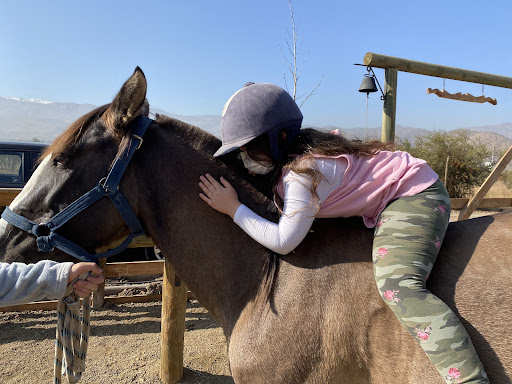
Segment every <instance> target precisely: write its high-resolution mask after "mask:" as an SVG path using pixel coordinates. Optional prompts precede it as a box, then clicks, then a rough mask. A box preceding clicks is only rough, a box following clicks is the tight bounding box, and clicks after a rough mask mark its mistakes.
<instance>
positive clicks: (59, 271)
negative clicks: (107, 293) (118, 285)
mask: <svg viewBox="0 0 512 384" xmlns="http://www.w3.org/2000/svg"><path fill="white" fill-rule="evenodd" d="M88 271H91V272H92V274H91V275H90V276H88V277H87V279H86V280H79V281H77V282H75V283H74V284H73V290H74V292H75V294H76V295H78V296H80V297H85V296H87V295H89V294H90V293H91V291H93V290H95V289H97V288H98V284H101V283H102V282H103V281H104V278H103V275H102V274H101V273H102V270H101V268H100V267H99V266H97V265H96V264H95V263H77V264H73V263H71V262H69V263H58V262H56V261H51V260H42V261H39V262H38V263H36V264H22V263H12V264H7V263H0V306H6V305H16V304H22V303H28V302H31V301H37V300H42V299H46V298H48V299H60V298H61V297H62V296H64V292H65V291H66V288H67V285H68V283H70V282H71V281H73V280H74V279H75V278H77V277H78V276H79V275H80V274H82V273H83V272H88Z"/></svg>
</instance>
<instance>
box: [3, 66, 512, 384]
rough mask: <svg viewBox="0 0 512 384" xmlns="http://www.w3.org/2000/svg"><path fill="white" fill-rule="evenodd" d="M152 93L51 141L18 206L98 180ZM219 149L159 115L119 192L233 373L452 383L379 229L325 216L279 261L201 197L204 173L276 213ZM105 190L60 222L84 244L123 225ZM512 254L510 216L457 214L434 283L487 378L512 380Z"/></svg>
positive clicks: (32, 212) (39, 209)
mask: <svg viewBox="0 0 512 384" xmlns="http://www.w3.org/2000/svg"><path fill="white" fill-rule="evenodd" d="M145 94H146V81H145V78H144V75H143V73H142V71H140V69H138V68H137V69H136V71H135V72H134V74H133V75H132V76H131V77H130V78H129V79H128V80H127V82H126V83H125V84H124V85H123V87H122V88H121V90H120V92H119V94H118V95H117V96H116V98H115V99H114V101H113V102H112V103H111V104H109V105H106V106H104V107H100V108H98V109H96V110H95V111H93V112H91V113H90V114H88V115H86V116H84V117H83V118H81V119H79V120H78V121H77V122H75V123H74V124H72V125H71V126H70V127H69V128H68V130H67V131H66V132H65V133H64V134H63V135H62V136H60V137H59V138H58V139H57V140H56V141H55V142H54V143H53V144H52V145H51V146H50V147H49V148H48V151H47V152H46V154H45V158H44V160H43V161H42V163H41V164H40V166H39V168H38V169H37V171H36V173H35V174H34V176H33V177H32V178H31V180H30V182H29V184H28V185H27V186H26V187H25V189H24V190H23V192H22V193H21V194H20V195H19V196H18V197H17V198H16V199H15V201H14V202H13V203H12V204H11V209H12V210H13V211H14V212H16V213H18V214H21V215H23V216H25V217H27V218H29V219H31V220H33V221H35V222H39V223H40V222H45V220H48V219H49V218H50V217H52V216H53V215H55V214H56V213H57V212H59V211H61V210H62V209H63V208H64V207H66V206H67V205H69V204H70V203H71V202H72V201H74V200H75V199H76V198H77V197H79V196H81V195H82V194H83V193H85V192H86V191H88V190H89V189H90V188H92V187H94V186H95V185H96V184H97V183H98V181H99V180H100V179H101V178H102V177H104V176H105V174H106V173H107V171H108V169H109V167H110V166H111V164H112V161H113V159H114V158H115V157H116V154H117V153H118V151H119V148H121V147H123V146H125V145H126V140H127V139H126V138H127V137H128V136H129V131H130V129H132V125H133V121H134V119H135V118H136V117H137V115H138V114H139V113H140V111H141V109H142V106H143V103H144V100H145ZM219 145H220V142H219V140H218V139H216V138H215V137H213V136H212V135H210V134H207V133H206V132H204V131H202V130H200V129H198V128H195V127H192V126H190V125H187V124H184V123H182V122H180V121H177V120H175V119H171V118H167V117H160V118H157V122H156V123H153V124H152V125H151V126H150V127H149V128H148V131H147V132H146V134H145V136H144V142H143V144H142V146H141V147H140V148H139V149H138V150H137V151H136V152H135V156H134V158H133V160H132V162H131V163H130V165H129V167H128V169H127V172H126V174H125V176H124V178H123V179H122V182H121V186H120V190H121V191H122V193H123V194H124V196H125V197H126V199H127V200H128V202H129V203H130V205H131V206H132V207H133V209H134V211H135V212H136V214H137V216H138V217H139V219H140V221H141V222H142V224H143V225H144V227H145V228H146V232H147V233H148V234H149V235H150V236H151V237H152V238H153V240H154V241H155V243H156V244H157V245H158V247H159V248H160V249H161V250H162V252H163V254H165V255H166V257H168V258H169V259H170V261H171V263H172V264H173V266H174V268H175V270H176V271H177V273H178V274H179V275H180V276H181V278H182V279H183V280H184V281H185V282H186V284H187V286H188V287H189V288H190V289H191V290H192V291H193V292H194V294H195V295H196V297H197V298H198V299H199V301H200V302H201V304H202V305H204V307H205V308H207V309H208V310H209V311H210V312H211V314H212V315H213V316H214V317H215V319H216V320H217V322H218V323H219V324H220V325H221V327H222V328H223V330H224V333H225V335H226V338H227V342H228V345H229V351H228V354H229V361H230V366H231V372H232V375H233V378H234V380H235V382H237V383H250V384H258V383H262V384H263V383H265V384H268V383H279V384H281V383H322V384H325V383H377V384H386V383H389V384H395V383H411V384H412V383H415V384H417V383H429V384H430V383H444V379H443V378H441V377H440V376H439V374H438V373H437V371H436V370H435V368H434V367H433V366H432V365H431V364H430V362H429V360H428V359H427V357H426V355H425V354H424V352H423V351H422V350H421V348H420V347H419V345H418V344H417V343H416V342H415V341H414V340H413V338H412V337H411V336H410V335H409V334H408V333H407V332H406V331H405V329H404V328H402V326H401V325H400V323H399V322H398V321H397V320H396V318H395V317H394V315H393V314H392V313H391V311H390V310H389V309H388V307H387V306H386V305H385V304H384V302H383V300H382V299H381V297H380V296H379V294H378V291H377V289H376V286H375V282H374V278H373V270H372V261H371V244H372V235H373V233H372V231H371V230H368V229H366V228H365V227H364V226H363V225H362V221H361V220H359V219H337V220H331V219H321V220H317V221H316V222H315V224H314V226H313V228H312V231H311V233H309V234H308V236H307V237H306V239H305V240H304V241H303V243H302V244H301V245H300V246H299V247H297V249H296V250H295V251H294V252H292V253H291V254H289V255H287V256H283V257H279V258H277V257H275V255H273V254H272V253H271V252H270V251H268V250H267V249H265V248H264V247H262V246H260V245H259V244H257V243H256V242H254V241H252V240H251V239H250V238H249V237H248V236H247V235H246V234H245V233H244V232H243V231H242V230H240V229H239V228H238V227H237V226H236V225H235V224H234V223H233V222H232V220H231V219H230V218H229V217H227V216H226V215H222V214H220V213H218V212H216V211H214V210H213V209H211V208H210V207H209V206H208V205H206V204H205V203H203V202H202V201H201V200H200V198H199V196H198V194H199V192H200V190H199V187H198V180H199V176H200V175H203V174H205V173H206V172H209V173H210V174H212V175H213V176H215V177H217V178H218V177H219V176H220V175H226V177H227V178H228V179H229V181H230V182H231V183H232V184H233V185H234V187H235V188H236V189H237V191H238V192H239V195H240V199H241V201H243V202H245V203H246V204H247V205H248V206H249V207H250V208H251V209H253V210H255V211H256V212H257V213H259V214H261V215H263V216H265V217H266V218H269V219H271V220H276V219H277V216H276V213H275V212H274V211H272V209H271V207H272V205H271V203H270V200H269V199H267V198H266V197H265V196H264V195H263V194H262V193H260V192H258V189H256V188H255V187H254V186H252V185H250V183H248V182H247V180H243V179H242V178H241V176H240V175H238V174H237V169H238V168H237V167H240V164H239V162H238V160H237V159H235V157H234V156H231V157H230V156H227V157H226V158H225V159H223V160H219V159H214V158H213V157H212V154H213V153H214V152H215V150H216V149H217V148H218V147H219ZM221 161H222V162H221ZM240 174H242V172H241V173H240ZM247 177H248V178H249V177H251V176H247ZM255 180H257V179H255ZM106 200H108V199H101V200H100V201H99V202H97V203H96V204H94V205H93V206H92V207H90V208H88V209H87V210H85V211H83V212H82V213H80V214H79V215H78V216H77V217H76V218H74V219H72V220H71V221H69V222H68V223H67V224H65V225H64V226H63V227H62V228H61V229H60V230H59V232H60V233H61V234H62V235H64V236H66V237H67V238H69V239H71V240H73V241H75V242H76V243H77V244H79V245H80V246H82V247H83V248H85V249H86V250H88V251H89V252H93V251H94V250H95V249H97V248H99V247H100V246H102V245H105V244H108V243H111V242H112V241H113V240H116V239H118V238H120V237H122V236H123V235H125V234H126V229H125V227H124V222H123V221H122V219H121V217H120V215H119V214H118V213H117V211H116V210H115V209H114V208H113V207H112V204H111V203H110V202H108V201H106ZM0 236H1V239H0V240H1V249H0V256H1V257H2V259H3V260H4V261H9V262H12V261H25V262H28V261H35V260H37V259H41V258H48V257H51V258H53V259H56V260H65V259H68V256H67V255H65V254H63V253H62V252H60V251H53V252H51V253H49V254H46V253H39V252H38V251H37V249H36V247H35V241H34V237H33V236H30V235H28V234H26V233H25V232H22V231H21V230H18V229H17V228H15V227H13V226H11V225H10V224H7V223H6V222H5V221H4V220H2V221H1V222H0ZM511 250H512V215H510V214H502V215H497V216H493V217H482V218H478V219H473V220H467V221H464V222H458V223H452V224H450V227H449V229H448V233H447V235H446V240H445V243H444V245H443V247H442V250H441V253H440V255H439V258H438V261H437V264H436V266H435V268H434V270H433V272H432V274H431V278H430V279H429V283H428V284H429V288H430V289H431V291H432V292H433V293H434V294H436V295H438V296H439V297H440V298H441V299H443V300H444V301H445V302H446V303H447V304H448V305H449V306H450V307H451V308H452V309H453V310H454V311H455V312H456V313H457V314H458V315H459V316H460V318H461V319H462V321H463V323H464V325H465V327H466V329H467V330H468V332H469V334H470V336H471V338H472V340H473V342H474V344H475V346H476V349H477V350H478V353H479V355H480V357H481V359H482V361H483V363H484V365H485V368H486V371H487V373H488V374H489V377H490V380H491V383H501V384H506V383H508V384H510V383H511V380H510V377H511V375H512V347H511V345H512V332H508V331H507V326H508V325H509V323H510V322H511V320H512V295H511V294H510V290H511V288H512V282H511V275H512V254H511V253H512V251H511Z"/></svg>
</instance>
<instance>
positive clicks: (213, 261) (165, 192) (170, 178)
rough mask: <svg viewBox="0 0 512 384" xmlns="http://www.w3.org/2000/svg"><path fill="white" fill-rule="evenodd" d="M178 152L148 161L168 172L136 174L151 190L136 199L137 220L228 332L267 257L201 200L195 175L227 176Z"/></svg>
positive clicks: (254, 291)
mask: <svg viewBox="0 0 512 384" xmlns="http://www.w3.org/2000/svg"><path fill="white" fill-rule="evenodd" d="M161 141H162V140H161ZM168 145H169V146H171V145H170V144H168ZM164 146H165V144H164ZM171 147H172V146H171ZM179 149H180V150H184V151H185V152H186V153H183V154H181V153H169V151H163V150H162V148H161V150H159V151H158V153H159V155H158V158H156V156H155V158H153V159H152V161H153V162H154V161H156V162H157V163H158V164H154V165H152V167H153V169H164V170H165V169H166V171H163V172H148V171H147V168H146V170H144V169H143V170H142V172H140V175H138V178H139V181H140V179H145V180H144V184H145V185H148V186H149V189H150V196H147V197H144V196H142V198H141V199H139V201H142V204H143V206H141V211H142V213H141V216H142V219H143V220H144V222H145V226H146V230H147V232H148V234H149V235H150V236H151V237H152V238H153V240H154V241H155V243H156V244H157V245H158V247H159V248H160V249H161V251H162V253H163V254H164V255H165V257H166V258H169V259H170V260H171V263H172V264H173V267H174V269H175V270H176V272H177V273H178V275H179V276H180V277H181V278H182V279H183V280H184V281H185V283H186V284H187V286H188V288H190V289H191V290H192V292H194V294H195V296H196V297H197V298H198V299H199V301H200V302H201V304H202V305H204V306H205V307H206V308H207V309H208V310H209V311H210V312H212V314H213V315H214V316H215V317H216V319H217V320H218V321H219V322H221V325H222V326H223V328H224V330H225V332H227V333H229V332H230V329H231V328H232V327H233V325H234V323H235V321H236V319H237V318H238V316H239V314H240V312H241V311H242V310H243V308H244V307H245V306H246V304H247V302H248V301H250V300H252V299H254V298H255V297H256V296H257V295H258V294H260V289H261V288H262V284H263V281H262V280H263V279H262V276H264V272H265V268H267V267H268V264H267V263H268V257H269V253H268V251H267V250H266V249H265V248H263V247H262V246H260V245H259V244H257V243H256V242H254V241H252V240H251V239H250V238H249V237H248V236H247V235H246V234H245V233H243V232H242V230H241V229H239V228H238V226H237V225H236V224H235V223H233V221H232V219H231V218H230V217H229V216H227V215H223V214H221V213H219V212H216V211H214V210H213V209H212V208H210V207H209V206H208V205H207V204H206V203H204V202H203V201H202V200H201V199H200V198H199V192H200V191H199V187H198V182H199V175H201V174H205V173H206V172H209V173H211V174H212V175H214V176H217V178H218V176H219V175H220V174H224V173H225V172H226V171H225V170H223V169H222V168H220V167H219V166H218V165H216V164H215V163H213V162H212V161H211V160H209V159H208V158H207V157H205V156H197V155H194V151H195V150H192V149H190V148H187V147H186V146H181V147H180V148H179ZM166 152H167V154H166ZM153 153H155V152H153ZM161 153H164V155H162V156H160V154H161ZM190 156H196V157H193V158H190ZM143 168H145V167H143ZM148 176H150V178H148ZM234 186H235V188H236V189H237V191H238V192H239V194H240V195H241V200H242V201H244V202H247V204H248V205H249V206H250V207H252V208H254V209H256V210H259V209H264V208H263V206H262V202H259V203H258V202H257V201H256V199H254V198H252V197H251V195H250V193H247V192H246V191H245V187H244V186H242V184H241V183H240V184H235V185H234ZM244 199H247V200H248V201H246V200H244ZM251 200H253V201H251ZM260 213H261V211H260Z"/></svg>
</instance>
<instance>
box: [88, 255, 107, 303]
mask: <svg viewBox="0 0 512 384" xmlns="http://www.w3.org/2000/svg"><path fill="white" fill-rule="evenodd" d="M98 265H99V266H100V268H101V269H103V271H104V270H105V266H106V265H107V258H106V257H101V258H99V259H98ZM103 304H105V283H104V282H103V283H101V284H100V285H99V286H98V290H97V291H94V292H93V293H92V304H91V305H92V308H93V309H99V308H101V307H103Z"/></svg>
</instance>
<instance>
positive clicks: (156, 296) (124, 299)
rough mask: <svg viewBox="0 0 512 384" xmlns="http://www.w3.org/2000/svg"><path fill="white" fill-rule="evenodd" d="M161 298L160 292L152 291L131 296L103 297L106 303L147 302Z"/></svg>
mask: <svg viewBox="0 0 512 384" xmlns="http://www.w3.org/2000/svg"><path fill="white" fill-rule="evenodd" d="M160 300H162V294H160V293H154V294H152V295H133V296H121V297H117V296H115V297H108V296H107V297H105V302H106V303H112V304H124V303H149V302H152V301H160Z"/></svg>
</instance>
